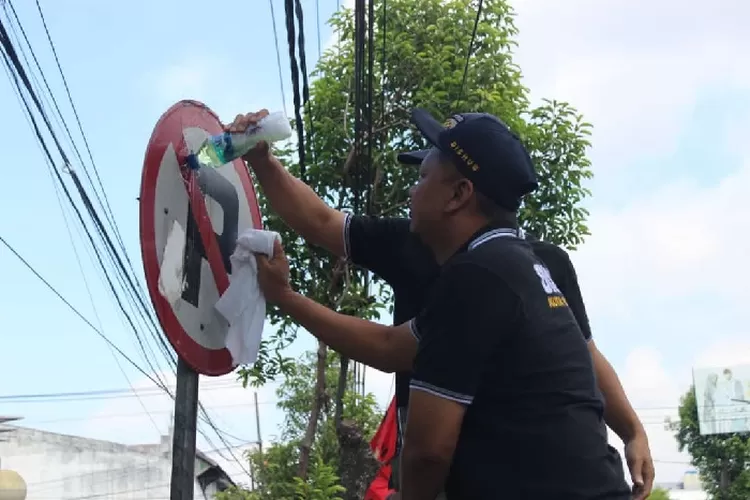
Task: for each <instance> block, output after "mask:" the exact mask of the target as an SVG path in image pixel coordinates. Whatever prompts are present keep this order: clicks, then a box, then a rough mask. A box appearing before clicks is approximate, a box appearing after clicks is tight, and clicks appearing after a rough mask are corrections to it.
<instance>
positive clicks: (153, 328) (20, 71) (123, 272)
mask: <svg viewBox="0 0 750 500" xmlns="http://www.w3.org/2000/svg"><path fill="white" fill-rule="evenodd" d="M9 6H10V7H11V10H12V12H13V15H14V18H15V20H16V24H17V25H18V27H19V29H20V31H21V33H22V34H23V37H24V40H25V41H26V44H27V46H28V48H29V51H30V53H31V56H32V58H33V59H34V61H35V63H36V66H37V69H38V70H39V72H40V76H41V78H42V80H43V81H44V83H45V87H46V88H47V91H48V92H49V93H50V97H51V99H52V102H53V104H54V108H55V110H56V111H57V113H58V115H59V116H60V119H61V120H62V122H63V127H64V128H65V130H66V132H67V137H68V138H69V140H70V141H71V144H72V146H73V149H74V151H75V153H76V156H77V157H78V159H79V160H80V161H81V164H82V165H83V167H84V173H86V176H87V178H88V179H89V181H90V182H91V177H90V176H89V175H88V171H87V170H86V167H85V164H84V162H83V158H82V157H81V154H80V152H79V150H78V148H77V147H76V145H75V140H74V139H73V137H72V134H71V133H70V130H69V128H68V126H67V123H66V122H65V118H64V117H63V116H62V112H61V111H60V107H59V105H58V104H57V100H56V99H55V96H54V94H53V93H52V91H51V89H50V87H49V83H48V81H47V78H46V77H45V75H44V71H43V70H42V68H41V65H40V64H39V61H38V59H37V57H36V54H35V53H34V49H33V47H32V46H31V43H30V41H29V40H28V37H27V36H26V31H25V30H24V28H23V25H22V24H21V22H20V19H19V18H18V15H17V13H16V12H15V10H14V9H13V6H12V4H9ZM6 14H7V8H6ZM11 28H12V24H11ZM11 48H12V46H11ZM20 49H21V50H22V47H20ZM7 50H8V48H7V47H6V51H7ZM53 50H54V47H53ZM22 55H23V56H24V58H25V55H24V54H23V52H22ZM15 59H16V61H17V57H16V58H15ZM16 70H17V72H18V74H19V76H21V78H22V80H24V82H25V83H26V82H27V80H28V78H26V77H25V71H24V70H23V67H22V66H20V65H18V64H16ZM61 71H62V70H61ZM32 76H33V73H32ZM63 78H64V75H63ZM16 85H18V84H17V83H16ZM27 89H28V91H29V94H30V95H31V96H32V98H33V99H34V101H35V104H37V108H38V109H39V111H40V113H41V114H42V116H43V118H45V123H46V124H47V125H48V129H49V132H50V134H51V135H52V137H53V139H54V140H55V142H56V143H57V145H58V149H61V148H60V147H59V141H57V137H56V135H55V133H54V131H53V130H52V127H51V125H50V124H49V120H47V119H46V113H45V111H44V109H43V106H41V105H40V103H39V102H38V99H36V95H35V92H34V90H33V87H29V86H28V85H27ZM71 105H72V106H74V104H73V103H72V102H71ZM84 139H85V137H84ZM60 152H61V155H62V157H63V160H64V161H65V162H66V165H67V168H68V171H69V173H70V170H71V169H72V166H71V165H70V162H69V161H68V159H67V157H66V155H65V153H64V151H62V150H61V151H60ZM71 175H72V176H73V177H76V176H75V174H74V173H71ZM74 180H75V179H74ZM60 182H61V183H62V180H61V179H60ZM78 184H80V181H79V182H78ZM92 186H93V183H92ZM77 187H78V186H77ZM81 187H82V186H81ZM78 190H79V194H80V191H81V189H78ZM84 192H85V190H84ZM94 194H95V196H96V197H97V198H98V193H96V191H95V193H94ZM69 201H70V203H71V204H73V201H72V199H70V200H69ZM98 201H99V202H100V204H101V199H98ZM92 206H93V205H92ZM87 209H88V207H87ZM88 210H89V212H90V215H91V214H95V210H93V209H88ZM105 215H106V214H105ZM81 224H82V225H83V226H84V227H85V224H84V223H83V221H82V220H81ZM97 229H98V230H99V233H100V235H102V232H101V229H100V227H97ZM104 233H106V230H105V231H104ZM87 235H88V237H89V240H90V241H91V244H92V246H93V247H94V249H96V248H97V247H96V244H95V242H94V241H93V239H92V237H91V235H90V234H88V231H87ZM103 238H104V237H103ZM110 246H111V245H110ZM112 248H113V247H112ZM121 248H122V245H121ZM95 251H96V253H97V259H98V260H101V256H100V255H99V253H98V250H95ZM123 253H125V259H126V260H127V261H128V264H130V261H129V258H128V256H127V253H126V252H124V248H123ZM114 254H115V255H116V254H117V252H116V251H114ZM112 255H113V253H108V254H107V256H108V257H109V259H110V264H112V265H115V267H116V268H118V266H117V265H116V264H117V263H116V262H114V259H113V257H112ZM100 264H101V263H100ZM101 266H102V272H103V274H104V275H107V270H106V266H104V265H103V264H101ZM118 269H120V270H121V274H117V275H116V278H117V280H118V281H119V282H120V284H121V285H122V286H123V288H124V289H125V291H126V294H127V295H128V296H127V299H128V300H129V302H130V304H131V306H132V305H134V302H135V300H134V299H133V297H134V296H140V302H141V306H142V309H140V310H138V313H139V316H140V319H141V320H142V321H146V320H145V318H146V317H147V318H148V320H150V326H151V332H150V333H151V335H152V339H155V340H156V342H157V345H158V346H159V347H160V349H161V351H162V354H163V355H164V356H165V357H166V358H167V359H168V360H170V361H172V365H175V364H176V361H175V360H174V359H173V358H171V356H170V353H169V349H168V346H166V342H165V341H164V339H163V338H162V336H161V335H159V333H158V327H157V326H156V323H155V321H154V320H153V317H152V316H151V315H150V314H149V312H150V311H149V309H148V308H147V307H144V306H145V301H144V300H143V295H144V292H143V289H142V287H140V284H138V285H139V286H138V287H137V289H136V288H135V287H134V286H133V282H132V280H131V282H130V285H131V286H132V287H133V288H132V291H131V290H129V289H128V287H127V285H126V284H125V282H124V280H123V278H122V276H123V275H124V276H127V275H128V272H127V269H125V267H124V266H122V267H119V268H118ZM130 271H131V273H133V272H134V271H133V268H132V265H130ZM108 281H111V280H110V279H109V278H108ZM110 288H111V289H112V288H113V287H112V285H111V283H110ZM111 292H112V293H113V296H115V297H118V296H117V293H116V291H114V289H112V290H111ZM120 307H121V304H120ZM121 309H122V310H123V312H125V311H124V309H123V308H122V307H121ZM136 309H137V306H136ZM144 311H145V312H144ZM125 314H127V313H126V312H125ZM129 322H131V323H132V320H129ZM148 322H149V321H146V323H148ZM134 334H135V335H136V338H137V339H138V342H139V345H140V346H141V347H142V348H143V341H142V340H141V339H140V336H139V333H138V329H135V330H134ZM142 350H143V355H144V358H146V359H147V358H148V354H147V352H146V350H145V349H142ZM149 350H150V349H149ZM152 355H153V351H152ZM149 364H151V363H150V362H149ZM154 372H155V373H157V374H158V370H154ZM157 377H158V375H157Z"/></svg>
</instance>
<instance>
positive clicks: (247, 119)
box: [224, 109, 269, 164]
mask: <svg viewBox="0 0 750 500" xmlns="http://www.w3.org/2000/svg"><path fill="white" fill-rule="evenodd" d="M266 116H268V110H267V109H261V110H260V111H258V112H257V113H247V114H246V115H237V116H236V117H235V119H234V121H233V122H232V123H230V124H229V125H227V126H225V127H224V129H225V130H226V131H227V132H239V133H242V132H244V131H245V130H247V129H248V127H250V126H251V125H256V124H257V123H258V122H259V121H261V120H262V119H263V118H265V117H266ZM268 153H269V148H268V143H267V142H265V141H260V142H259V143H258V144H257V145H256V146H255V147H254V148H253V149H251V150H250V151H248V152H247V153H245V156H243V157H242V159H243V160H245V161H246V162H248V163H250V164H252V162H253V161H256V160H259V159H262V158H266V157H267V156H268Z"/></svg>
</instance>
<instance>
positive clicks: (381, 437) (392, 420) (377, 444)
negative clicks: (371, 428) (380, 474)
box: [370, 398, 398, 464]
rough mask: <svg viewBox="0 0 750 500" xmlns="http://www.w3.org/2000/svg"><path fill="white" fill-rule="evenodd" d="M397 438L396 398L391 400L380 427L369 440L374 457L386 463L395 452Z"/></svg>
mask: <svg viewBox="0 0 750 500" xmlns="http://www.w3.org/2000/svg"><path fill="white" fill-rule="evenodd" d="M397 438H398V425H397V417H396V398H393V400H391V404H390V406H388V410H387V411H386V412H385V416H383V421H382V422H381V423H380V427H378V430H377V431H376V432H375V435H374V436H373V437H372V440H371V441H370V448H372V451H373V453H375V458H377V459H378V461H379V462H381V463H384V464H386V463H388V462H390V461H391V459H392V458H393V456H394V455H395V454H396V442H397Z"/></svg>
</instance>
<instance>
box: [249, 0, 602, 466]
mask: <svg viewBox="0 0 750 500" xmlns="http://www.w3.org/2000/svg"><path fill="white" fill-rule="evenodd" d="M383 5H384V2H382V1H376V4H375V11H376V12H377V15H376V18H377V19H376V26H375V46H376V47H377V50H376V57H377V60H376V61H374V62H375V64H374V68H375V71H374V72H375V75H374V88H373V96H374V99H373V105H372V115H373V120H372V121H373V123H372V128H373V130H374V133H373V134H372V137H370V138H369V139H370V140H371V144H372V166H373V169H372V170H371V171H368V170H369V169H367V168H365V165H366V164H367V162H366V161H364V158H363V157H362V156H358V155H355V154H354V151H355V144H354V113H353V112H352V109H353V106H354V94H355V92H354V83H355V82H354V74H355V71H354V43H353V32H354V20H353V13H352V11H351V10H347V9H343V10H341V11H340V12H338V13H336V14H335V15H334V16H333V17H332V19H331V20H330V24H331V25H332V27H333V29H334V31H335V32H336V33H338V34H339V41H338V42H337V43H336V44H334V45H333V46H332V47H331V48H330V49H328V50H327V51H326V53H325V54H324V55H323V56H322V57H321V59H320V60H319V61H318V63H317V64H316V68H315V71H314V75H313V77H314V78H313V81H312V84H311V89H310V102H309V104H308V106H307V108H306V114H305V120H306V124H307V125H306V127H307V138H306V151H307V154H306V156H307V159H308V165H307V168H306V171H305V172H304V175H303V173H302V171H301V169H300V165H299V163H298V162H297V159H296V154H295V152H294V151H278V156H279V157H280V159H282V161H283V162H284V163H285V165H286V166H287V167H288V169H289V170H290V172H291V173H292V174H294V175H296V176H298V177H302V178H303V180H304V181H305V182H307V183H308V184H309V185H310V186H311V187H312V188H313V190H315V192H317V193H318V194H319V195H320V196H321V197H322V198H323V199H324V200H326V201H327V202H328V203H329V204H330V205H332V206H334V207H336V208H339V209H343V210H354V211H357V210H359V211H360V212H362V211H364V209H365V208H364V207H365V203H364V200H369V201H370V202H369V204H368V207H369V212H370V213H371V214H373V215H377V216H405V215H406V214H407V207H406V205H407V201H408V188H409V187H410V186H411V185H412V184H414V182H415V181H416V176H417V172H416V169H409V168H402V167H400V166H399V165H397V163H396V161H395V157H396V154H395V153H396V152H397V151H401V150H408V149H413V148H417V147H424V146H425V143H424V140H423V139H422V138H421V137H420V136H419V134H417V133H415V131H414V130H413V129H412V128H411V126H410V124H409V121H408V117H409V111H410V110H411V109H412V108H414V107H417V106H419V107H424V108H426V109H428V110H429V111H430V112H432V113H433V114H435V115H436V116H448V115H450V114H452V113H455V112H463V111H486V112H489V113H492V114H495V115H497V116H499V117H500V118H501V119H503V120H504V121H505V122H506V123H507V124H508V125H509V126H510V127H511V128H512V129H513V130H514V131H515V132H516V133H517V134H518V135H519V137H521V139H522V140H523V141H524V143H525V144H526V146H527V148H528V150H529V153H530V155H531V156H532V158H533V159H534V161H535V163H536V166H537V170H538V173H539V180H540V184H541V187H540V189H539V191H538V192H537V193H536V194H535V195H534V196H533V197H530V198H529V199H528V200H527V202H526V203H525V205H524V207H523V209H522V212H521V219H522V222H523V224H524V226H525V227H526V228H527V229H529V230H530V231H531V232H533V233H534V234H536V235H537V236H539V237H541V238H543V239H546V240H548V241H551V242H553V243H558V244H561V245H564V246H566V247H570V248H572V247H575V246H576V245H578V244H580V243H581V242H582V241H583V238H584V237H585V236H586V235H587V234H588V229H587V227H586V225H585V220H586V217H587V215H588V214H587V212H586V210H585V209H584V208H582V206H581V202H582V201H583V199H584V198H585V197H586V196H588V195H589V192H588V191H587V189H586V188H585V186H584V183H585V181H586V179H588V178H590V177H591V175H592V173H591V168H590V163H589V160H588V159H587V157H586V151H587V148H588V147H589V142H588V137H589V132H590V125H589V124H587V123H586V122H585V121H584V120H583V118H582V117H581V115H580V114H578V113H577V112H576V111H575V109H574V108H573V107H571V106H570V105H568V104H567V103H563V102H557V101H554V100H547V101H543V102H542V103H541V105H539V106H536V107H534V106H532V105H530V102H529V94H528V90H527V89H526V88H525V87H524V86H523V84H522V82H521V71H520V69H519V68H518V66H517V65H516V64H515V63H514V62H513V49H514V47H515V42H514V37H515V35H516V33H517V30H516V27H515V25H514V22H513V11H512V8H511V7H510V5H509V3H508V1H506V0H487V1H485V2H484V6H483V9H482V15H481V18H480V22H479V26H478V30H477V34H476V40H475V42H474V45H473V47H474V49H473V52H472V55H471V59H470V64H469V66H468V71H467V72H466V75H465V78H464V66H465V60H466V55H467V51H468V47H469V42H470V38H471V33H472V30H473V26H474V19H475V17H476V11H477V7H478V5H477V1H475V0H424V1H421V2H414V1H413V0H389V1H388V2H387V10H386V12H385V13H384V12H383ZM383 26H386V28H385V29H383ZM464 80H465V83H464ZM363 186H369V187H370V188H369V195H366V194H363V193H362V192H361V189H360V188H362V187H363ZM259 192H260V203H261V206H262V209H263V213H264V214H265V224H266V227H268V228H270V229H273V230H276V231H279V232H280V233H281V234H282V236H283V238H284V242H285V248H286V251H287V253H288V255H289V259H290V262H291V266H292V268H291V277H292V280H293V282H294V286H295V287H296V288H297V289H298V290H299V291H300V292H301V293H303V294H305V295H307V296H308V297H311V298H313V299H315V300H316V301H318V302H320V303H322V304H324V305H327V306H329V307H332V308H336V309H338V310H340V311H342V312H345V313H347V314H354V315H357V316H359V317H364V318H368V319H374V320H377V319H380V314H381V312H382V311H383V308H384V307H385V306H386V305H390V296H389V290H388V289H387V287H384V286H383V283H381V282H379V281H378V280H377V279H374V280H373V281H372V282H370V281H369V278H368V277H367V276H366V274H365V273H363V272H361V271H359V270H357V269H354V268H351V267H349V266H348V265H346V263H344V262H341V261H339V260H337V259H335V258H332V257H331V256H330V255H328V254H327V253H325V252H323V251H321V250H320V249H318V248H314V247H311V246H310V245H308V244H306V243H305V242H303V241H301V239H300V238H299V237H298V236H296V235H295V234H293V233H291V232H290V231H289V229H288V228H287V227H286V226H285V225H284V224H283V223H282V221H280V220H279V219H278V217H276V216H275V215H274V214H273V213H272V212H271V210H270V209H269V207H268V205H267V203H266V200H265V198H264V197H263V196H262V189H259ZM270 320H271V322H272V323H273V324H274V325H275V328H276V329H275V332H274V333H273V334H272V335H270V336H269V338H267V339H265V340H264V342H263V344H262V346H261V352H260V354H259V357H258V362H257V363H256V364H255V365H254V366H252V367H248V368H245V369H243V370H241V371H240V375H241V376H242V377H243V379H244V381H245V383H253V384H259V383H263V382H265V381H267V380H269V379H273V378H274V377H276V376H278V375H279V374H280V373H284V372H285V371H288V370H290V369H291V367H292V363H290V360H289V359H288V358H286V357H284V356H283V355H282V354H281V351H282V350H283V349H284V348H286V347H287V346H288V345H290V344H291V343H292V342H293V341H294V339H295V338H296V335H297V326H296V325H295V324H293V323H292V322H291V321H290V320H289V318H285V317H283V316H281V315H279V314H277V313H276V312H272V313H271V317H270ZM327 357H328V355H327V352H326V346H325V345H322V344H320V345H319V348H318V360H319V362H318V366H317V369H316V372H315V378H316V380H317V384H316V388H315V391H314V397H313V401H312V403H313V404H312V405H311V406H310V408H309V413H308V420H307V426H306V428H305V433H304V436H303V438H302V440H301V441H300V443H301V444H300V448H301V449H300V464H299V468H298V473H299V474H300V476H301V477H303V478H304V477H305V475H306V471H307V465H308V463H309V458H310V454H311V445H312V442H313V439H314V437H315V435H316V434H317V430H316V425H317V423H318V421H319V416H320V412H321V405H322V404H323V402H324V400H325V393H326V391H327V388H326V377H325V376H324V372H325V369H324V363H325V360H326V359H327ZM347 367H348V362H347V363H341V366H340V369H341V373H340V376H339V385H338V389H339V390H338V392H337V394H336V397H335V402H334V406H335V407H336V408H337V410H338V417H339V418H334V420H337V421H340V420H341V418H340V417H341V414H342V413H343V406H344V405H343V403H342V394H343V384H342V383H341V382H344V381H346V380H347V374H346V370H347ZM303 420H304V419H303ZM339 473H341V471H339Z"/></svg>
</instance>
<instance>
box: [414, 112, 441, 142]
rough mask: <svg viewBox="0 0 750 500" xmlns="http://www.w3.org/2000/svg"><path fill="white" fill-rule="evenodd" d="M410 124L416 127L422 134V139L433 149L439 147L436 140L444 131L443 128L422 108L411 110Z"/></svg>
mask: <svg viewBox="0 0 750 500" xmlns="http://www.w3.org/2000/svg"><path fill="white" fill-rule="evenodd" d="M411 122H412V123H413V124H414V125H416V127H417V128H418V129H419V131H420V132H421V133H422V137H424V138H425V139H426V140H427V142H429V143H430V144H432V145H433V146H435V147H440V144H439V141H438V139H439V138H440V132H442V131H443V130H445V127H444V126H443V125H442V124H441V123H440V122H439V121H437V120H436V119H435V118H433V117H432V115H431V114H430V113H428V112H427V110H425V109H422V108H416V109H414V110H412V112H411Z"/></svg>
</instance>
